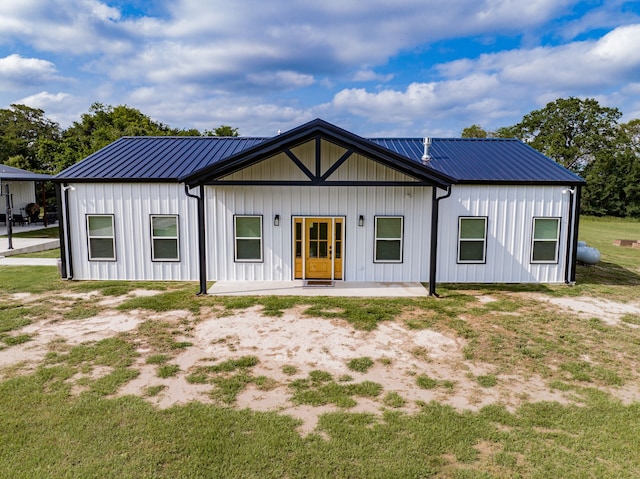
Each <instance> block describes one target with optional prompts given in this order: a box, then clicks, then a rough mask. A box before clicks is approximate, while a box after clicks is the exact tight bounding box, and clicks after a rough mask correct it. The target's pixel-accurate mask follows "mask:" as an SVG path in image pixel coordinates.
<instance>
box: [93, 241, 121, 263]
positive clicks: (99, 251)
mask: <svg viewBox="0 0 640 479" xmlns="http://www.w3.org/2000/svg"><path fill="white" fill-rule="evenodd" d="M89 248H90V251H89V256H90V258H91V259H99V258H104V259H113V258H115V253H114V251H113V239H111V238H91V239H90V240H89Z"/></svg>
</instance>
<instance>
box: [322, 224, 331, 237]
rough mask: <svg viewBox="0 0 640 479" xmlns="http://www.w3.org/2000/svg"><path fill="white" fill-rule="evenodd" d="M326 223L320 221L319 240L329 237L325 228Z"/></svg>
mask: <svg viewBox="0 0 640 479" xmlns="http://www.w3.org/2000/svg"><path fill="white" fill-rule="evenodd" d="M327 227H328V225H327V223H320V239H321V240H328V239H329V236H328V234H329V232H328V230H327Z"/></svg>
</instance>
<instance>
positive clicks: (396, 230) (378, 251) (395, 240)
mask: <svg viewBox="0 0 640 479" xmlns="http://www.w3.org/2000/svg"><path fill="white" fill-rule="evenodd" d="M402 222H403V218H402V216H376V217H375V223H376V224H375V230H376V231H375V235H376V241H375V252H374V260H375V262H377V263H401V262H402Z"/></svg>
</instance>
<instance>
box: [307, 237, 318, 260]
mask: <svg viewBox="0 0 640 479" xmlns="http://www.w3.org/2000/svg"><path fill="white" fill-rule="evenodd" d="M317 257H318V242H317V241H309V258H317Z"/></svg>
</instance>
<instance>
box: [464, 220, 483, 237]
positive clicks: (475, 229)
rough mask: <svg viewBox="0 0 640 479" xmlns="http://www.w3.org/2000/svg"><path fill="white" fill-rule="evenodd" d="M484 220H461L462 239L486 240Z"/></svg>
mask: <svg viewBox="0 0 640 479" xmlns="http://www.w3.org/2000/svg"><path fill="white" fill-rule="evenodd" d="M484 225H485V219H484V218H461V219H460V238H461V239H465V238H471V239H481V238H482V239H484Z"/></svg>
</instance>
